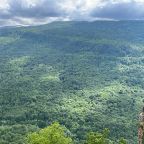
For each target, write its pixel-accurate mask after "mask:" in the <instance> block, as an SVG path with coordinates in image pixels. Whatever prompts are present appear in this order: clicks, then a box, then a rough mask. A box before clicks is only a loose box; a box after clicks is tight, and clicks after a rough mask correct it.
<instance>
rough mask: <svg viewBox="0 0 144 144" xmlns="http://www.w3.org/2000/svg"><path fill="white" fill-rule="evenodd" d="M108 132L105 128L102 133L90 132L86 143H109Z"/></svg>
mask: <svg viewBox="0 0 144 144" xmlns="http://www.w3.org/2000/svg"><path fill="white" fill-rule="evenodd" d="M108 134H109V130H108V129H105V130H104V131H103V132H102V133H98V132H96V133H95V132H90V133H89V134H88V136H87V140H86V144H108V143H109V140H108Z"/></svg>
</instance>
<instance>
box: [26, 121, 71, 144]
mask: <svg viewBox="0 0 144 144" xmlns="http://www.w3.org/2000/svg"><path fill="white" fill-rule="evenodd" d="M27 141H28V144H72V139H71V138H70V137H68V136H66V135H65V128H63V127H62V126H60V124H59V123H54V124H52V125H50V126H48V127H47V128H44V129H41V130H40V131H38V132H34V133H31V134H29V135H28V137H27Z"/></svg>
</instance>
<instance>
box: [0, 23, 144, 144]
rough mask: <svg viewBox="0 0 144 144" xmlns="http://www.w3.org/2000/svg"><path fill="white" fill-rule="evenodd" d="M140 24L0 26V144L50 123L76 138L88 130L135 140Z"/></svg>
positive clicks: (143, 67) (141, 63)
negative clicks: (62, 127)
mask: <svg viewBox="0 0 144 144" xmlns="http://www.w3.org/2000/svg"><path fill="white" fill-rule="evenodd" d="M143 37H144V22H143V21H118V22H112V21H96V22H54V23H51V24H48V25H43V26H36V27H19V28H18V27H16V28H1V29H0V144H24V143H23V139H24V137H25V135H26V134H27V133H29V132H34V131H36V130H38V129H41V128H44V127H47V126H48V125H50V124H51V123H52V122H53V121H59V123H60V124H62V125H64V126H65V127H67V128H68V129H69V131H70V133H71V134H72V137H73V139H74V140H75V141H76V143H78V144H79V143H81V142H83V141H84V140H85V139H86V137H85V136H86V134H87V132H89V131H93V132H96V131H98V132H99V131H101V130H102V129H104V128H108V129H110V134H109V138H110V139H112V140H113V141H115V142H117V141H118V139H119V138H120V137H125V138H126V139H127V141H128V143H131V144H135V143H137V120H138V114H139V112H140V110H141V107H142V105H143V103H142V99H143V94H144V83H143V80H144V79H143V75H144V41H143Z"/></svg>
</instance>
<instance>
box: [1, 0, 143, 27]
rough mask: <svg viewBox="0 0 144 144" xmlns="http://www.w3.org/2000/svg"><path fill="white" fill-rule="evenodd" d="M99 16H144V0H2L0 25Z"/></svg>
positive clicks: (110, 17) (121, 17) (133, 17)
mask: <svg viewBox="0 0 144 144" xmlns="http://www.w3.org/2000/svg"><path fill="white" fill-rule="evenodd" d="M99 19H103V20H129V19H130V20H134V19H136V20H144V0H0V26H6V25H39V24H45V23H49V22H52V21H55V20H58V21H61V20H63V21H67V20H77V21H80V20H87V21H93V20H99Z"/></svg>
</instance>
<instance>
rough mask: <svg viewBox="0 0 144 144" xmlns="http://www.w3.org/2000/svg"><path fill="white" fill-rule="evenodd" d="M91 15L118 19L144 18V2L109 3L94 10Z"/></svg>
mask: <svg viewBox="0 0 144 144" xmlns="http://www.w3.org/2000/svg"><path fill="white" fill-rule="evenodd" d="M91 15H92V16H93V17H101V18H109V19H116V20H134V19H141V20H142V19H144V4H143V3H136V2H127V3H126V2H125V3H124V2H123V3H107V4H106V5H105V6H104V7H102V8H96V9H95V10H93V11H92V13H91Z"/></svg>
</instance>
